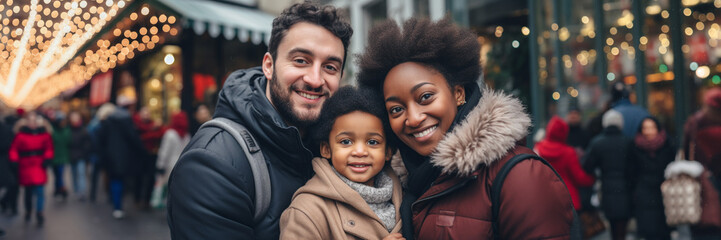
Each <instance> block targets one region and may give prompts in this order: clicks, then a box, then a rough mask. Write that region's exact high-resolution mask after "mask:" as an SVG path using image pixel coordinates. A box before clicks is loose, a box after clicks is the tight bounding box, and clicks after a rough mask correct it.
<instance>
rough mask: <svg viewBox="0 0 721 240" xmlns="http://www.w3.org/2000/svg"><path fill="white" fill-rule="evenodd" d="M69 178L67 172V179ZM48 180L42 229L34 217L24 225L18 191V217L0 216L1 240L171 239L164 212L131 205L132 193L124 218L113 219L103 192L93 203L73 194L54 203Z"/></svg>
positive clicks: (126, 204) (125, 205)
mask: <svg viewBox="0 0 721 240" xmlns="http://www.w3.org/2000/svg"><path fill="white" fill-rule="evenodd" d="M66 170H67V168H66ZM69 175H70V172H69V171H67V173H66V178H67V179H68V180H70V179H69ZM50 176H51V175H49V177H50ZM51 179H52V177H50V180H49V181H48V184H46V185H45V196H46V197H45V226H44V227H42V228H38V227H37V225H36V220H35V217H34V216H33V219H32V220H31V221H30V222H29V223H26V222H25V220H24V214H25V213H24V207H23V204H22V196H23V195H22V194H23V193H22V192H23V190H22V188H21V190H20V196H21V197H20V198H19V199H18V200H19V203H20V204H19V206H18V207H19V210H18V211H19V212H18V215H17V216H14V217H9V216H8V215H6V214H0V228H2V229H4V230H5V232H6V233H5V236H4V237H0V240H6V239H7V240H14V239H23V240H44V239H52V240H65V239H73V240H86V239H108V240H114V239H143V240H145V239H149V240H152V239H170V231H169V230H168V225H167V221H166V219H165V209H162V210H141V209H140V208H138V207H137V206H136V205H135V203H134V202H133V198H132V194H131V193H130V192H127V191H126V194H125V199H124V200H125V201H124V202H123V207H124V210H125V217H124V218H122V219H114V218H113V217H112V210H113V207H112V204H110V202H109V201H108V197H107V194H106V192H105V189H103V188H99V189H98V199H97V201H96V202H95V203H91V202H89V201H87V200H86V201H84V202H81V201H79V200H78V199H77V198H76V196H74V195H73V194H72V193H71V194H70V195H69V196H68V198H67V200H66V201H64V202H63V201H57V200H56V199H53V197H52V191H53V189H52V188H53V187H52V186H53V185H52V180H51ZM67 183H71V182H70V181H66V184H67ZM71 188H72V187H70V189H71Z"/></svg>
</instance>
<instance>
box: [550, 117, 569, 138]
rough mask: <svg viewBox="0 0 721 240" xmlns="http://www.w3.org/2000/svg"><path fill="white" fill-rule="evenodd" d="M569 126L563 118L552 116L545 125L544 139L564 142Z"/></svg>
mask: <svg viewBox="0 0 721 240" xmlns="http://www.w3.org/2000/svg"><path fill="white" fill-rule="evenodd" d="M568 132H569V127H568V124H566V122H565V121H563V119H561V118H560V117H558V116H553V117H552V118H551V120H550V121H549V122H548V126H546V139H548V140H549V141H552V142H561V143H565V142H566V139H568Z"/></svg>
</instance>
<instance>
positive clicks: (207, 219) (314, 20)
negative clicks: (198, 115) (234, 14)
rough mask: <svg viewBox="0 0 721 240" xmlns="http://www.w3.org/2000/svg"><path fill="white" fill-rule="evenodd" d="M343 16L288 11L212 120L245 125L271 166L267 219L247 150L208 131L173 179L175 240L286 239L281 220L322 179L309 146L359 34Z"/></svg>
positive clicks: (306, 6) (228, 85)
mask: <svg viewBox="0 0 721 240" xmlns="http://www.w3.org/2000/svg"><path fill="white" fill-rule="evenodd" d="M339 14H340V12H339V10H337V9H336V8H335V7H332V6H319V5H317V4H315V3H311V2H303V3H298V4H294V5H292V6H291V7H289V8H288V9H285V10H284V11H283V13H281V14H280V16H279V17H277V18H276V19H275V20H274V21H273V30H272V32H271V36H270V44H269V49H268V53H266V54H265V56H264V58H263V62H262V67H255V68H250V69H245V70H238V71H235V72H233V73H232V74H231V75H230V76H229V77H228V79H227V80H226V82H225V84H224V86H223V89H222V90H221V91H220V94H219V100H218V105H217V108H216V109H215V115H214V116H213V117H214V118H219V117H222V118H227V119H229V120H231V121H234V122H236V123H238V124H241V125H243V126H245V127H246V128H247V129H248V131H249V133H250V134H252V136H253V137H254V138H255V140H256V141H257V146H259V148H260V150H261V152H262V154H263V157H264V158H265V160H266V163H267V166H268V172H269V175H270V182H266V183H262V184H268V185H270V189H271V196H272V199H271V201H270V203H269V207H268V209H267V213H266V215H265V216H264V217H263V218H262V219H260V220H259V221H257V222H256V221H254V219H253V214H254V209H255V205H256V203H255V200H254V199H255V197H254V196H255V187H254V184H255V183H254V180H253V172H252V171H251V170H250V165H249V160H248V159H247V157H246V155H245V154H244V153H243V150H242V149H241V147H240V146H239V143H238V142H236V140H235V139H234V138H233V137H232V136H231V134H230V133H229V132H226V131H224V130H221V129H219V128H215V127H211V128H201V129H200V130H198V132H197V133H196V134H195V136H193V137H192V139H191V140H190V143H189V144H188V146H187V147H186V148H185V150H184V151H183V153H182V154H181V156H180V159H179V160H178V162H177V164H176V165H175V167H174V168H173V171H172V172H171V173H170V180H169V183H168V189H169V190H168V207H167V208H168V226H169V227H170V235H171V237H172V238H173V239H278V237H279V235H280V225H279V224H280V215H281V214H282V213H283V211H284V210H285V209H286V208H287V207H288V206H289V205H290V202H291V198H292V197H293V193H295V191H296V190H298V188H300V187H301V186H303V185H304V184H305V182H306V181H307V180H308V179H310V178H311V177H312V176H313V168H312V165H311V160H312V159H313V154H312V152H311V151H310V150H308V148H306V146H305V145H304V142H303V140H302V139H303V138H304V137H305V136H307V135H306V131H309V129H308V127H309V126H310V125H311V124H313V123H315V121H317V119H318V115H319V114H320V110H321V108H322V104H323V102H325V100H326V99H328V97H330V95H332V94H333V93H334V92H335V91H336V90H337V89H338V85H339V84H340V78H341V75H342V72H343V66H344V62H345V59H346V58H345V57H346V53H347V49H348V44H349V42H350V37H351V35H352V32H353V30H352V29H351V28H350V24H349V23H348V22H347V21H345V20H344V19H343V18H341V17H340V16H339Z"/></svg>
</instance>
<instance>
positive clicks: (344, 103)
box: [312, 86, 393, 150]
mask: <svg viewBox="0 0 721 240" xmlns="http://www.w3.org/2000/svg"><path fill="white" fill-rule="evenodd" d="M380 99H382V97H381V96H380V93H378V92H377V91H374V90H372V89H369V88H363V87H361V88H358V87H353V86H344V87H341V88H339V89H338V91H336V92H335V93H334V94H333V96H331V97H330V98H329V99H328V100H326V101H325V103H324V104H323V110H321V113H320V117H318V122H317V123H316V125H315V127H314V128H312V129H314V134H313V143H314V144H313V145H315V146H312V148H315V149H314V150H319V149H320V143H321V142H328V141H329V139H330V138H329V136H330V132H331V130H332V128H333V124H335V120H336V119H337V118H338V117H340V116H343V115H345V114H348V113H351V112H355V111H361V112H365V113H369V114H371V115H373V116H376V117H377V118H378V119H379V120H380V121H381V123H382V124H383V134H384V135H385V138H386V146H388V145H389V144H390V140H389V138H390V136H392V134H393V133H392V132H391V131H390V125H389V124H388V114H386V110H385V104H384V103H383V102H382V101H380ZM316 144H318V145H316Z"/></svg>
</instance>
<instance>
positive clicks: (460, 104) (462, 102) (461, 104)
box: [458, 100, 466, 106]
mask: <svg viewBox="0 0 721 240" xmlns="http://www.w3.org/2000/svg"><path fill="white" fill-rule="evenodd" d="M463 104H466V100H461V102H459V103H458V106H463Z"/></svg>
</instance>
